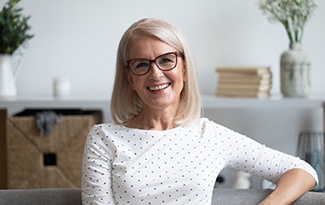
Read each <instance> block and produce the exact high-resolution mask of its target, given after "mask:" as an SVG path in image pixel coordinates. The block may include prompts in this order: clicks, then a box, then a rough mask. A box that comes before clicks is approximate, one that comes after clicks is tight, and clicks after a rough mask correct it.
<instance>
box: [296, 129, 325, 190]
mask: <svg viewBox="0 0 325 205" xmlns="http://www.w3.org/2000/svg"><path fill="white" fill-rule="evenodd" d="M324 137H325V135H324V133H323V132H316V131H304V132H301V133H300V135H299V142H298V156H299V157H300V158H301V159H303V160H306V161H307V162H308V163H309V164H310V165H311V166H312V167H313V168H314V169H315V170H316V172H317V176H318V179H319V182H318V184H317V186H316V187H315V188H314V189H313V191H319V192H323V191H324V188H325V187H324Z"/></svg>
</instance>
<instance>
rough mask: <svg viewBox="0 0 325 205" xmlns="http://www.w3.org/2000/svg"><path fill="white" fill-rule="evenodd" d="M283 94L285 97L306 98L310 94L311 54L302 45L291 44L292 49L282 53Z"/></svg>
mask: <svg viewBox="0 0 325 205" xmlns="http://www.w3.org/2000/svg"><path fill="white" fill-rule="evenodd" d="M280 62H281V63H280V70H281V72H280V77H281V93H282V94H283V96H285V97H306V96H308V95H309V92H310V67H311V60H310V57H309V54H308V53H307V52H305V51H304V50H303V49H302V46H301V44H299V43H293V44H290V49H289V50H287V51H285V52H284V53H282V55H281V60H280Z"/></svg>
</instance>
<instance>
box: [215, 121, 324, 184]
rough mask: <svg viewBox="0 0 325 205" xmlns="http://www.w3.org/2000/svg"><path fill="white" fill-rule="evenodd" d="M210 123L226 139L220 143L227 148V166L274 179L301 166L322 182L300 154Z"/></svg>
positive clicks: (222, 138) (221, 139) (220, 136)
mask: <svg viewBox="0 0 325 205" xmlns="http://www.w3.org/2000/svg"><path fill="white" fill-rule="evenodd" d="M210 123H212V124H213V127H214V129H215V133H217V137H219V138H220V140H219V141H220V142H222V143H220V145H221V146H222V147H223V149H224V150H225V153H224V154H225V157H226V159H225V163H226V166H227V167H231V168H234V169H236V170H241V171H245V172H248V173H251V174H253V175H257V176H260V177H263V178H265V179H267V180H269V181H272V182H274V183H276V182H277V180H278V179H279V177H280V176H282V175H283V174H284V173H285V172H286V171H288V170H290V169H294V168H299V169H302V170H305V171H306V172H308V173H309V174H311V175H312V176H313V177H314V178H315V180H316V181H317V182H318V177H317V173H316V171H315V170H314V169H313V168H312V167H311V166H310V165H309V164H308V163H307V162H305V161H303V160H301V159H299V158H298V157H294V156H292V155H289V154H286V153H283V152H280V151H277V150H274V149H271V148H269V147H266V146H265V145H262V144H260V143H258V142H256V141H255V140H253V139H250V138H248V137H246V136H244V135H241V134H239V133H237V132H234V131H232V130H230V129H228V128H224V127H222V126H220V125H217V124H214V123H213V122H210ZM225 148H226V149H225Z"/></svg>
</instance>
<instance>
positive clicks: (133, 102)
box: [82, 19, 318, 205]
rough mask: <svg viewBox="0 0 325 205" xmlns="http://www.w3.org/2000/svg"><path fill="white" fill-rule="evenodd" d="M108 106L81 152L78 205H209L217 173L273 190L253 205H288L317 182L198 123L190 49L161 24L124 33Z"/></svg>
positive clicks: (297, 163)
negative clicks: (108, 119) (258, 180)
mask: <svg viewBox="0 0 325 205" xmlns="http://www.w3.org/2000/svg"><path fill="white" fill-rule="evenodd" d="M111 102H112V104H111V112H112V115H113V116H112V118H113V119H114V120H115V123H106V124H100V125H96V126H94V127H93V128H92V129H91V130H90V132H89V135H88V138H87V142H86V145H85V150H84V157H83V167H82V180H83V182H82V200H83V204H130V203H132V204H187V203H190V204H199V205H201V204H202V205H203V204H206V205H208V204H211V199H212V193H213V188H214V184H215V182H216V179H217V177H218V175H219V173H220V171H221V170H222V169H224V168H233V169H236V170H240V171H244V172H248V173H250V174H253V175H257V176H260V177H263V178H265V179H267V180H269V181H272V182H273V183H276V184H277V187H276V189H275V190H274V191H273V192H272V193H271V194H270V195H269V196H268V197H266V199H265V200H263V201H262V202H261V203H260V204H290V203H291V202H293V201H294V200H295V199H297V198H298V197H300V196H301V195H302V194H303V193H305V192H306V191H308V190H309V189H310V188H312V187H313V186H315V185H316V184H317V182H318V178H317V174H316V172H315V170H314V169H313V168H312V167H311V166H310V165H309V164H307V163H306V162H305V161H302V160H300V159H299V158H296V157H293V156H290V155H287V154H284V153H281V152H279V151H276V150H273V149H270V148H268V147H265V146H264V145H262V144H260V143H258V142H256V141H254V140H252V139H250V138H248V137H246V136H244V135H242V134H239V133H237V132H235V131H232V130H231V129H228V128H226V127H224V126H222V125H219V124H217V123H215V122H213V121H210V120H208V119H206V118H200V111H201V107H200V93H199V91H198V86H197V82H196V76H195V67H194V63H193V60H192V56H191V52H190V49H189V47H188V44H187V43H186V41H185V40H184V37H183V36H182V34H181V32H180V31H179V30H178V29H177V28H175V27H174V26H173V25H171V24H170V23H168V22H166V21H163V20H158V19H142V20H140V21H138V22H135V23H134V24H133V25H131V27H130V28H129V29H127V31H126V32H125V33H124V35H123V36H122V39H121V41H120V44H119V47H118V52H117V64H116V76H115V83H114V90H113V95H112V101H111ZM230 203H231V202H230Z"/></svg>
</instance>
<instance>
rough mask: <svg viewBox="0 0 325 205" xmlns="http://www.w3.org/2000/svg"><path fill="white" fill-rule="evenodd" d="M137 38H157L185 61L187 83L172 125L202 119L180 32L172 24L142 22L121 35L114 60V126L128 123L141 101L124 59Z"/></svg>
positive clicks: (190, 59) (192, 67)
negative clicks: (131, 81)
mask: <svg viewBox="0 0 325 205" xmlns="http://www.w3.org/2000/svg"><path fill="white" fill-rule="evenodd" d="M139 38H154V39H158V40H160V41H162V42H164V43H166V44H168V45H170V46H172V47H174V48H175V49H176V50H177V51H178V52H179V53H180V54H182V57H183V59H184V62H185V67H186V75H187V76H186V79H187V80H186V82H184V88H183V90H182V92H181V95H180V105H179V108H178V115H177V116H176V117H175V123H176V124H178V125H190V124H192V123H194V122H196V121H197V120H198V119H199V117H200V116H201V96H200V92H199V88H198V83H197V78H196V70H195V65H194V61H193V57H192V53H191V50H190V47H189V45H188V43H187V41H186V40H185V38H184V36H183V34H182V32H181V31H180V30H179V29H178V28H176V27H175V26H173V25H172V24H170V23H168V22H166V21H163V20H159V19H141V20H139V21H137V22H135V23H134V24H132V25H131V26H130V27H129V28H128V29H127V30H126V31H125V33H124V34H123V36H122V38H121V40H120V43H119V46H118V50H117V59H116V73H115V81H114V87H113V92H112V97H111V117H112V119H113V120H114V122H115V123H116V124H123V123H125V122H127V121H129V120H131V119H132V118H133V117H134V116H136V115H137V114H138V113H139V112H140V111H141V109H142V101H141V99H140V98H139V96H138V95H137V93H136V92H135V91H134V90H133V89H132V87H131V85H130V83H129V82H128V79H127V77H126V71H125V69H127V60H128V55H129V52H128V51H129V49H130V47H131V45H132V42H134V41H135V40H137V39H139Z"/></svg>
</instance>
